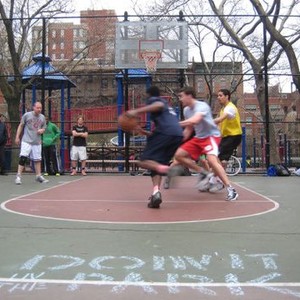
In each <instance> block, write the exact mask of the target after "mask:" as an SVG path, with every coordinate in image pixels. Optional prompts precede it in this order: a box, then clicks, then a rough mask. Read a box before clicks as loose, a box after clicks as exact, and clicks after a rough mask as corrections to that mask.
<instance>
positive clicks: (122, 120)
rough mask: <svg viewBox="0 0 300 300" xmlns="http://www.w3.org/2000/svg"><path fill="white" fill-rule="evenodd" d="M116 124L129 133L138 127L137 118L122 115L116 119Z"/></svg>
mask: <svg viewBox="0 0 300 300" xmlns="http://www.w3.org/2000/svg"><path fill="white" fill-rule="evenodd" d="M118 124H119V126H120V127H121V129H122V130H123V131H126V132H130V131H133V130H134V129H136V127H137V126H138V125H139V121H138V118H137V117H133V116H128V115H126V114H125V113H123V114H121V115H120V116H119V118H118Z"/></svg>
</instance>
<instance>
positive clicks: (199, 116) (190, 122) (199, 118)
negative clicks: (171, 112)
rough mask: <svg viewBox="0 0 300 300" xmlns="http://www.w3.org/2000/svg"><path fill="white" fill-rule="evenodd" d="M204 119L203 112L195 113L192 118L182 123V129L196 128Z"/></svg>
mask: <svg viewBox="0 0 300 300" xmlns="http://www.w3.org/2000/svg"><path fill="white" fill-rule="evenodd" d="M202 119H203V115H202V113H201V112H197V113H195V114H194V115H193V116H192V117H190V118H188V119H186V120H184V121H180V122H179V124H180V125H181V126H182V127H186V126H194V125H197V124H199V123H200V122H201V121H202Z"/></svg>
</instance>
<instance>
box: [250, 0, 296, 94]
mask: <svg viewBox="0 0 300 300" xmlns="http://www.w3.org/2000/svg"><path fill="white" fill-rule="evenodd" d="M250 1H251V3H252V5H253V7H254V8H255V10H256V11H257V13H258V15H259V16H260V19H261V20H262V22H265V26H266V28H267V30H268V32H269V34H270V35H271V37H272V38H273V39H274V40H275V41H276V42H277V43H278V44H279V45H280V46H281V47H282V49H283V50H284V52H285V54H286V56H287V58H288V61H289V66H290V69H291V73H292V78H293V82H294V84H295V86H296V88H297V89H298V91H299V92H300V72H299V62H298V59H297V55H296V53H295V51H294V48H293V44H295V43H296V42H297V41H299V39H300V33H299V30H300V28H299V26H296V27H295V28H293V31H294V32H295V34H292V35H291V34H289V36H290V40H288V38H287V37H285V36H284V34H283V33H282V30H283V27H282V25H284V23H283V24H282V25H281V28H276V24H277V20H278V18H279V13H280V5H281V1H280V0H279V1H274V3H273V5H274V6H276V9H275V12H276V14H277V15H275V16H274V18H273V20H270V18H269V16H268V14H267V12H266V11H265V10H264V8H263V6H262V4H261V3H260V1H258V0H250ZM298 3H299V1H298V0H294V1H292V3H291V4H290V6H289V8H288V9H289V12H288V15H286V16H285V18H287V17H288V16H289V15H290V14H291V13H292V11H293V9H294V8H295V6H296V5H297V4H298Z"/></svg>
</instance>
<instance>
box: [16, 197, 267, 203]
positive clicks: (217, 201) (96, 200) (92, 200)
mask: <svg viewBox="0 0 300 300" xmlns="http://www.w3.org/2000/svg"><path fill="white" fill-rule="evenodd" d="M16 200H19V201H22V202H23V201H24V202H25V201H27V202H30V201H33V202H35V201H36V202H48V201H49V202H109V203H122V202H124V203H145V202H147V201H146V200H112V199H77V200H73V199H60V200H57V199H36V198H35V199H32V198H30V199H29V198H28V199H26V198H25V199H14V201H16ZM224 202H227V203H230V201H227V200H164V203H196V204H202V203H205V204H206V203H224ZM232 203H239V204H242V203H270V201H267V200H264V201H261V200H242V201H239V200H237V201H232Z"/></svg>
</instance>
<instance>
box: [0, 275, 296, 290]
mask: <svg viewBox="0 0 300 300" xmlns="http://www.w3.org/2000/svg"><path fill="white" fill-rule="evenodd" d="M0 282H2V283H49V284H78V285H103V286H104V285H107V286H112V285H113V286H115V285H122V286H161V287H174V286H175V287H191V288H194V287H300V282H264V283H259V282H256V283H253V282H236V283H225V282H203V283H202V282H201V283H195V282H153V281H150V282H145V281H141V282H132V281H96V280H66V279H26V278H19V279H18V278H3V277H0Z"/></svg>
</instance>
